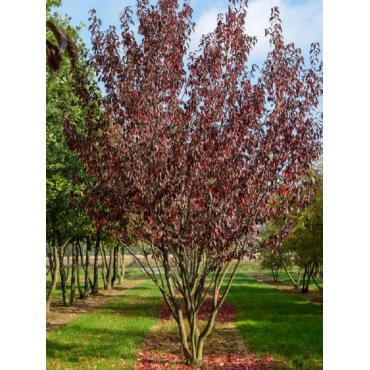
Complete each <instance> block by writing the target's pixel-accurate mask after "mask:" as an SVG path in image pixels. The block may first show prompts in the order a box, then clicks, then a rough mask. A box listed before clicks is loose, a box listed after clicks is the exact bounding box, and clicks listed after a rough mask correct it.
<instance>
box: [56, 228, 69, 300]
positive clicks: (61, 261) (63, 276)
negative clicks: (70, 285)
mask: <svg viewBox="0 0 370 370" xmlns="http://www.w3.org/2000/svg"><path fill="white" fill-rule="evenodd" d="M58 234H59V235H58V241H59V248H58V253H59V269H60V283H61V285H62V293H63V303H64V305H65V306H69V299H68V292H67V277H66V273H65V270H64V248H65V245H66V244H65V245H64V246H62V239H61V236H60V233H58Z"/></svg>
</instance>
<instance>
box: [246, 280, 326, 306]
mask: <svg viewBox="0 0 370 370" xmlns="http://www.w3.org/2000/svg"><path fill="white" fill-rule="evenodd" d="M246 275H247V276H248V277H250V278H252V279H256V280H257V281H259V282H260V283H264V284H267V285H270V286H272V287H274V288H277V289H280V290H281V291H283V292H284V293H288V294H293V295H299V296H300V297H303V298H307V299H308V300H309V301H311V302H312V303H314V304H317V305H319V306H323V305H324V303H323V293H322V292H320V290H318V289H309V291H308V292H307V293H306V294H303V293H302V290H301V289H299V288H298V289H294V287H293V286H292V284H286V283H282V282H277V283H275V281H274V279H273V278H272V277H271V276H268V275H265V274H246Z"/></svg>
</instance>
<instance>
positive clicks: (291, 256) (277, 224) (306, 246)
mask: <svg viewBox="0 0 370 370" xmlns="http://www.w3.org/2000/svg"><path fill="white" fill-rule="evenodd" d="M308 175H309V178H310V179H311V182H313V183H314V184H315V186H314V188H312V189H309V191H312V192H313V193H314V194H315V195H314V198H313V201H312V203H311V204H310V206H309V207H307V208H306V209H303V210H301V209H300V208H299V207H297V208H296V209H295V210H294V211H293V212H291V213H290V214H289V217H290V218H291V219H292V221H293V223H294V228H293V230H292V233H291V234H290V235H289V237H288V238H287V240H286V241H284V243H283V246H282V248H280V249H279V251H278V252H277V253H276V254H275V256H274V257H270V259H268V260H267V261H266V263H265V264H266V266H267V265H268V262H270V263H271V264H273V263H274V262H275V260H276V261H278V259H279V257H278V256H279V255H281V257H283V256H284V258H283V261H282V267H284V269H285V271H286V272H287V274H288V276H289V278H290V280H291V281H292V283H293V284H294V286H295V287H296V288H297V287H298V285H299V278H300V272H301V270H302V271H303V285H302V293H307V292H308V289H309V284H310V281H311V279H312V280H313V281H314V282H315V284H316V285H317V286H318V288H319V289H320V290H321V291H322V288H321V286H319V285H318V284H317V283H316V281H315V276H316V275H317V274H318V272H319V271H320V270H321V269H322V267H323V165H322V162H319V163H318V164H316V165H315V166H314V167H313V168H312V170H311V171H310V173H309V174H308ZM280 202H281V197H276V207H279V206H280ZM283 225H284V220H283V219H282V218H281V217H280V218H275V219H274V220H272V221H271V222H270V223H269V224H268V225H265V226H264V228H263V233H264V235H265V237H269V235H271V234H273V233H276V232H278V231H279V230H280V229H281V227H282V226H283ZM286 261H290V262H291V263H294V264H295V265H296V266H298V267H299V269H300V270H299V273H298V280H297V282H296V281H295V280H294V279H293V277H292V276H291V274H290V273H289V271H288V268H287V267H288V266H287V263H286Z"/></svg>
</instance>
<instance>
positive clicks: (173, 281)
mask: <svg viewBox="0 0 370 370" xmlns="http://www.w3.org/2000/svg"><path fill="white" fill-rule="evenodd" d="M162 245H163V247H162V251H163V255H161V256H160V257H159V258H161V261H160V262H162V266H163V268H164V277H163V274H162V272H161V270H160V268H159V266H160V263H158V257H156V256H155V255H153V259H154V262H155V264H156V266H157V268H158V270H159V271H158V275H159V278H158V277H157V273H156V272H155V271H154V269H153V266H151V262H150V260H149V258H148V256H147V253H143V254H144V257H145V259H146V262H147V263H148V265H149V269H147V270H150V271H151V273H150V272H148V271H147V270H146V269H145V268H144V265H143V263H142V262H141V261H140V260H139V259H138V258H137V257H136V256H135V254H134V253H133V251H132V250H130V248H128V247H127V249H128V251H129V252H130V254H131V255H132V256H133V257H134V258H135V259H136V261H137V262H138V263H139V265H140V266H141V268H142V269H143V270H144V271H146V273H147V274H148V275H149V276H150V278H151V279H152V280H153V281H154V282H155V284H156V285H157V286H158V287H159V289H160V291H161V292H162V295H163V298H164V300H165V302H166V304H167V306H168V307H169V309H170V311H171V313H172V316H173V317H174V319H175V320H176V323H177V326H178V329H179V334H180V340H181V345H182V350H183V353H184V356H185V361H186V363H187V364H188V365H196V366H200V365H202V362H203V347H204V343H205V340H206V339H207V337H208V336H209V334H210V333H211V330H212V328H213V326H214V322H215V318H216V315H217V313H218V311H219V309H220V307H221V305H222V304H223V302H224V301H225V299H226V296H227V294H228V292H229V290H230V286H231V283H232V281H233V279H234V276H235V274H236V271H237V269H238V267H239V264H240V259H239V260H238V262H237V264H236V266H235V268H234V270H233V272H232V274H231V277H230V279H229V281H228V283H227V286H226V288H225V289H224V291H223V294H222V295H221V296H220V295H219V294H218V293H219V292H220V290H221V287H222V284H223V281H224V278H225V276H226V273H227V271H228V268H229V266H230V264H231V261H229V262H228V263H227V265H226V267H225V268H223V265H222V263H221V264H220V265H219V266H218V265H217V266H215V265H214V262H212V261H206V259H205V258H204V260H203V262H202V255H203V253H195V255H193V256H192V257H191V258H193V261H191V258H189V257H188V256H186V252H185V251H181V250H180V251H176V255H175V258H176V261H175V262H176V263H175V265H173V264H172V266H171V263H170V262H169V254H168V251H167V249H166V247H165V245H164V242H163V243H162ZM201 262H202V263H203V267H202V268H201V267H200V266H201V264H202V263H201ZM205 264H206V266H205ZM173 266H175V267H173ZM212 272H213V273H212ZM210 273H211V276H212V280H211V281H210V282H208V283H207V285H208V287H207V288H206V290H205V291H204V286H205V281H206V279H207V276H208V275H209V274H210ZM211 287H213V289H212V290H213V292H212V293H213V299H212V301H213V302H212V309H211V312H210V316H209V319H208V322H207V323H206V326H205V328H204V329H203V331H201V332H200V330H199V327H198V325H197V315H198V312H199V309H200V307H201V305H202V303H203V302H204V299H205V298H206V296H207V293H208V291H209V290H210V288H211ZM175 288H176V289H177V290H178V291H179V292H180V294H181V295H182V297H183V298H184V300H185V309H186V317H187V319H188V322H189V326H190V335H187V332H186V326H185V324H184V319H183V316H182V309H181V305H180V302H179V300H178V297H177V295H176V293H175ZM189 342H190V343H191V349H190V346H189Z"/></svg>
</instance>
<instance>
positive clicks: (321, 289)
mask: <svg viewBox="0 0 370 370" xmlns="http://www.w3.org/2000/svg"><path fill="white" fill-rule="evenodd" d="M312 280H313V282H314V283H315V284H316V286H317V287H318V288H319V290H320V291H321V292H323V288H321V286H320V285H319V284H317V283H316V280H315V278H314V277H313V276H312Z"/></svg>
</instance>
